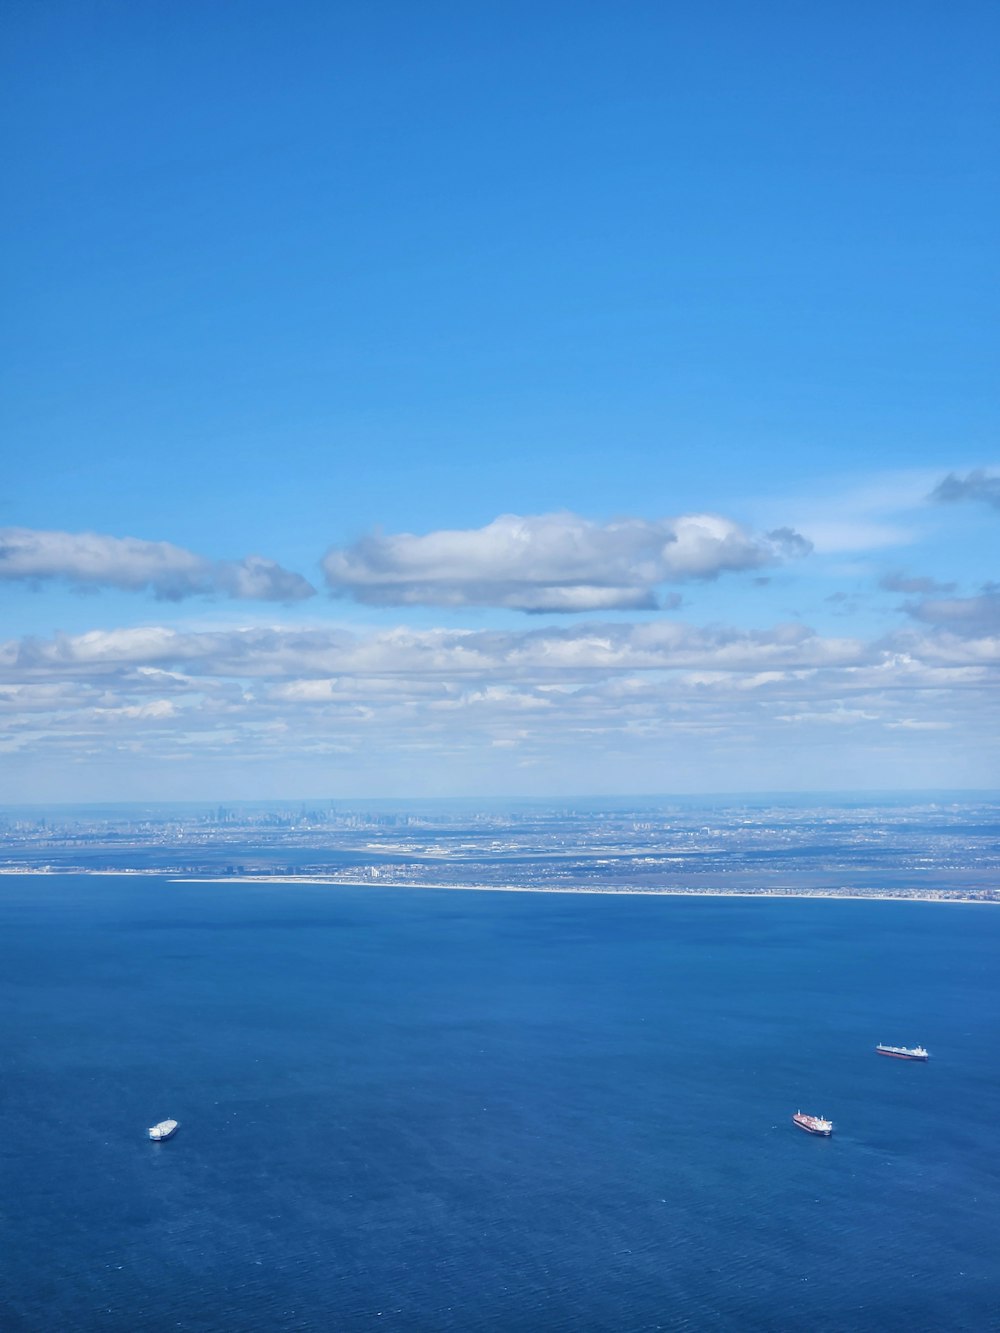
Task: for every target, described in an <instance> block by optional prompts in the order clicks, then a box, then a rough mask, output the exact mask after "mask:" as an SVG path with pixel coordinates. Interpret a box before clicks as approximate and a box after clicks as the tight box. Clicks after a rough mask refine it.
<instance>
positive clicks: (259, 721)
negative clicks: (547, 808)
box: [0, 0, 1000, 804]
mask: <svg viewBox="0 0 1000 1333" xmlns="http://www.w3.org/2000/svg"><path fill="white" fill-rule="evenodd" d="M6 26H7V34H6V35H7V37H8V42H7V51H6V54H5V56H4V58H3V59H4V84H5V89H6V91H5V93H4V94H3V104H4V119H5V125H6V136H7V141H8V144H9V145H10V146H11V147H12V149H13V151H12V153H10V154H9V157H10V158H11V169H10V175H11V177H12V180H11V182H10V188H9V195H10V204H9V206H8V209H7V210H6V211H5V216H4V217H3V218H2V219H0V229H2V234H3V240H4V252H5V254H6V255H7V256H8V257H9V258H8V262H7V269H6V288H7V296H8V300H7V310H8V316H7V319H6V321H5V324H4V329H3V336H4V344H5V356H6V363H7V366H8V368H9V370H8V376H7V384H6V390H5V393H4V396H3V406H2V416H0V428H2V429H3V432H4V437H5V439H6V440H7V441H8V448H7V450H6V466H5V468H4V472H3V477H2V480H0V599H2V603H0V604H2V606H3V631H2V633H0V803H20V802H28V803H30V802H38V803H42V804H44V803H47V802H83V801H90V800H93V801H119V800H140V801H157V800H164V801H167V800H206V801H212V802H218V801H222V802H226V801H238V800H271V799H280V798H290V799H299V798H305V799H316V798H317V795H318V794H319V795H320V796H322V797H328V798H333V799H336V798H342V799H351V798H357V799H375V798H406V797H446V796H451V795H454V796H463V795H468V796H474V797H483V798H490V797H510V796H517V795H524V796H539V797H541V796H552V797H557V798H558V797H566V798H572V797H573V796H574V795H579V796H587V795H596V794H602V793H606V794H609V795H614V794H622V795H632V794H641V793H643V792H647V793H650V794H672V793H676V794H678V795H683V794H695V793H709V794H710V793H713V792H718V793H730V792H740V791H745V792H754V791H759V792H768V791H783V792H795V791H818V792H821V791H824V790H833V791H845V790H847V791H849V790H851V789H855V788H857V789H862V790H865V791H871V790H877V789H891V790H907V789H913V790H922V789H928V788H933V789H942V788H951V789H963V788H970V789H989V788H995V787H996V786H997V785H998V777H1000V765H998V764H997V760H996V755H997V753H1000V734H998V732H1000V728H998V706H997V670H998V666H1000V446H998V443H997V440H998V430H997V427H998V424H1000V422H998V417H1000V413H998V397H997V393H996V382H997V364H998V357H997V352H998V342H1000V339H998V334H997V329H998V323H997V301H996V292H997V291H998V290H1000V282H998V278H1000V274H998V273H997V268H998V264H997V258H998V246H997V244H996V227H995V218H996V213H997V203H998V193H1000V192H998V187H997V180H996V173H995V169H994V167H995V150H996V146H995V129H994V127H995V125H996V123H997V115H998V112H1000V106H998V102H1000V94H998V91H997V87H996V81H995V77H994V71H993V69H992V64H993V62H992V61H991V60H990V59H989V55H990V54H991V53H992V50H993V49H995V43H996V39H997V37H998V36H1000V18H998V15H997V12H996V10H995V8H994V7H991V6H987V5H985V4H979V3H963V4H960V5H958V6H957V7H951V8H949V10H948V12H947V13H945V12H944V11H941V12H934V11H931V10H925V11H921V12H920V13H916V12H915V11H912V10H910V9H907V10H903V9H902V8H898V9H897V8H896V7H894V6H889V7H887V8H883V9H880V10H877V11H873V10H871V9H862V8H860V7H852V6H848V7H847V8H843V7H842V8H840V9H839V10H838V11H837V12H833V11H832V10H831V11H829V12H827V13H822V12H810V13H804V14H799V15H795V16H794V17H792V16H790V15H789V13H788V11H787V10H786V9H785V8H784V7H779V6H777V5H774V4H770V3H765V4H764V5H762V6H758V7H756V8H755V9H754V10H753V11H750V10H749V9H744V10H742V11H741V10H740V9H739V8H738V7H736V8H732V9H728V10H725V11H718V12H714V13H708V12H704V11H701V12H696V11H694V10H691V11H686V12H681V11H679V10H671V9H669V8H668V9H664V8H663V7H662V6H658V5H653V4H649V3H643V2H640V3H638V4H636V5H633V6H630V7H629V8H628V9H627V10H625V11H623V10H621V9H620V7H612V6H611V5H609V4H605V3H597V4H586V5H583V6H569V5H567V4H564V3H551V4H548V5H543V6H541V7H538V8H536V9H534V10H532V11H531V12H530V13H529V12H527V11H525V12H523V13H520V12H517V13H515V11H513V10H510V9H495V10H489V9H487V10H484V11H478V10H477V11H476V12H471V11H469V12H466V11H463V10H460V9H459V8H457V7H453V6H449V5H446V4H444V5H441V4H432V5H430V6H422V7H419V8H418V9H417V8H413V7H410V6H406V5H402V4H399V3H395V2H391V0H375V3H373V4H371V5H365V6H359V7H342V6H326V5H320V4H317V3H313V2H312V0H307V2H306V3H303V4H301V5H298V6H295V7H294V8H293V9H292V10H290V11H287V12H282V13H280V14H279V13H278V12H277V11H276V10H275V9H274V8H273V7H272V6H269V5H264V4H260V3H256V0H251V2H250V3H247V4H245V5H241V6H240V7H239V8H238V9H232V10H221V9H219V10H206V9H205V8H204V7H201V6H197V7H196V6H194V5H189V4H184V3H182V4H180V5H175V6H171V7H169V8H168V7H167V6H165V5H160V4H153V5H149V6H143V7H142V8H141V9H139V10H129V9H127V8H125V7H113V6H112V7H103V6H102V7H98V6H91V5H86V4H84V5H70V4H67V3H65V0H58V2H57V3H54V4H50V5H46V6H44V7H39V8H34V9H31V8H25V7H21V8H20V9H19V11H18V12H17V13H16V15H11V16H10V17H9V20H8V23H7V25H6Z"/></svg>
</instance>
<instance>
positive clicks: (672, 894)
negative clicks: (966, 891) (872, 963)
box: [120, 872, 1000, 906]
mask: <svg viewBox="0 0 1000 1333" xmlns="http://www.w3.org/2000/svg"><path fill="white" fill-rule="evenodd" d="M120 873H127V872H120ZM168 878H169V879H170V882H171V883H172V884H288V885H295V886H298V885H306V884H317V885H325V886H327V887H329V888H338V887H339V888H345V889H373V890H375V891H377V890H378V889H415V890H420V889H445V890H452V891H455V892H458V893H569V894H596V895H598V896H600V897H612V898H613V897H618V898H772V899H773V898H777V899H780V898H823V899H837V898H844V899H847V900H849V901H851V902H906V903H964V904H968V905H972V906H975V905H976V904H984V903H985V904H987V905H997V904H1000V897H997V898H969V897H958V896H953V897H939V896H937V895H934V894H918V893H884V892H880V891H878V890H876V891H873V892H872V893H835V892H831V891H830V890H829V889H821V890H817V891H816V892H810V891H809V890H808V889H796V890H792V891H790V892H788V893H777V892H775V891H774V890H773V889H762V890H761V891H760V892H759V893H754V892H751V891H749V890H746V889H732V890H730V889H638V888H621V889H612V888H582V887H581V888H571V887H568V886H567V887H557V886H550V885H538V886H534V885H528V884H430V883H420V884H414V883H412V882H409V881H405V880H397V881H392V880H384V879H379V880H378V881H377V882H373V881H370V880H344V879H330V878H328V877H326V876H323V875H219V876H207V875H197V876H196V875H172V876H169V877H168Z"/></svg>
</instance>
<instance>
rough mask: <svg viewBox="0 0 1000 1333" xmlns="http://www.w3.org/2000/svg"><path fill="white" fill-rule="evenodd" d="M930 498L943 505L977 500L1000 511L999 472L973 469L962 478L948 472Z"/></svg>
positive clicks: (955, 473)
mask: <svg viewBox="0 0 1000 1333" xmlns="http://www.w3.org/2000/svg"><path fill="white" fill-rule="evenodd" d="M930 498H931V499H932V500H937V501H938V502H939V503H945V504H947V503H954V502H955V501H958V500H978V501H980V502H982V503H983V504H988V505H990V506H991V507H992V508H993V509H1000V472H987V471H986V469H985V468H975V469H974V470H973V471H972V472H969V473H967V474H966V475H965V476H964V477H960V476H959V475H958V473H957V472H949V474H948V475H947V477H945V478H944V479H943V480H942V481H939V482H938V484H937V485H936V486H935V487H934V490H933V491H932V492H931V496H930Z"/></svg>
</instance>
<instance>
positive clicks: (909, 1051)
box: [875, 1042, 930, 1060]
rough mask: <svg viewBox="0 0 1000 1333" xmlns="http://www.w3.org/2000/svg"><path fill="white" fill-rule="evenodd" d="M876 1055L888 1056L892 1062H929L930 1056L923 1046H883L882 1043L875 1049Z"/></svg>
mask: <svg viewBox="0 0 1000 1333" xmlns="http://www.w3.org/2000/svg"><path fill="white" fill-rule="evenodd" d="M875 1054H876V1055H888V1056H889V1057H890V1058H891V1059H893V1060H929V1059H930V1055H929V1054H928V1052H927V1051H926V1050H925V1049H924V1047H923V1046H884V1045H883V1044H882V1042H879V1044H878V1045H877V1046H876V1047H875Z"/></svg>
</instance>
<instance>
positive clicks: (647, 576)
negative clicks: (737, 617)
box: [323, 513, 809, 612]
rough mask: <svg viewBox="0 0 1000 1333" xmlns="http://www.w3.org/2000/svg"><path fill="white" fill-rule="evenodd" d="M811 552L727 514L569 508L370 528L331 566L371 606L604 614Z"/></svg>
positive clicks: (345, 587)
mask: <svg viewBox="0 0 1000 1333" xmlns="http://www.w3.org/2000/svg"><path fill="white" fill-rule="evenodd" d="M808 550H809V543H808V542H806V541H805V540H804V539H803V538H802V537H800V536H799V535H798V534H797V533H795V532H793V531H792V530H791V529H789V528H779V529H776V530H774V531H773V532H770V533H766V534H757V533H751V532H749V531H748V530H747V529H746V528H744V527H742V526H741V525H740V524H738V523H734V522H733V521H732V520H731V519H727V518H723V517H720V516H719V515H717V514H687V515H683V516H681V517H679V518H666V519H659V520H647V519H638V518H627V519H621V520H619V521H617V522H612V523H604V524H601V523H594V522H591V521H590V520H588V519H584V518H580V517H578V516H577V515H575V514H569V513H557V514H540V515H529V516H526V517H522V516H520V515H517V514H502V515H501V516H500V517H499V518H496V519H494V520H493V522H492V523H488V524H487V525H486V526H485V527H482V528H467V529H456V530H440V531H437V532H430V533H427V534H425V535H424V536H416V535H414V534H412V533H405V532H404V533H397V534H394V535H389V536H382V535H379V534H372V535H369V536H367V537H363V538H361V539H360V540H359V541H357V542H355V543H354V544H353V545H351V546H345V547H335V548H333V549H332V550H331V551H329V552H328V553H327V555H326V557H325V559H324V561H323V570H324V573H325V575H326V580H327V584H328V586H329V588H330V590H331V592H333V593H334V594H335V595H337V596H344V597H353V598H354V599H356V600H357V601H360V602H367V603H369V604H372V605H380V606H415V605H430V606H455V607H460V606H496V607H507V608H510V609H514V610H520V611H547V612H570V611H572V612H594V611H601V610H640V609H652V608H654V607H657V606H663V605H664V601H663V599H662V597H661V596H660V595H659V594H658V593H657V589H658V588H659V586H660V585H661V584H664V583H683V582H687V581H689V580H692V579H714V578H716V577H717V576H718V575H719V574H722V573H725V572H728V571H739V570H748V569H759V568H760V567H762V566H764V565H771V564H775V563H777V562H779V561H781V560H783V559H786V558H788V557H790V556H797V555H803V554H805V553H806V552H807V551H808ZM677 601H678V599H677V597H676V596H674V597H672V598H670V599H669V600H668V602H667V604H668V605H676V604H677Z"/></svg>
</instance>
